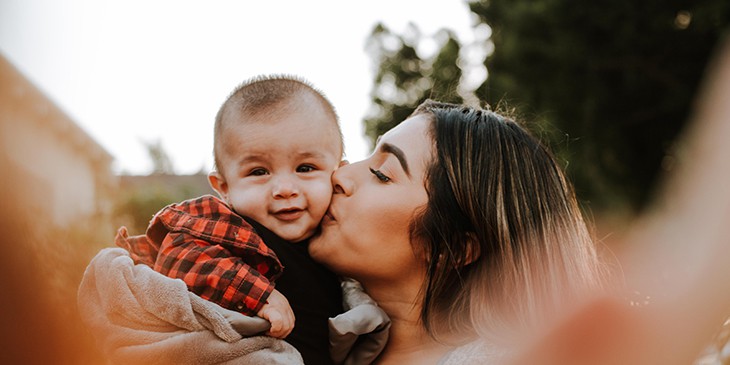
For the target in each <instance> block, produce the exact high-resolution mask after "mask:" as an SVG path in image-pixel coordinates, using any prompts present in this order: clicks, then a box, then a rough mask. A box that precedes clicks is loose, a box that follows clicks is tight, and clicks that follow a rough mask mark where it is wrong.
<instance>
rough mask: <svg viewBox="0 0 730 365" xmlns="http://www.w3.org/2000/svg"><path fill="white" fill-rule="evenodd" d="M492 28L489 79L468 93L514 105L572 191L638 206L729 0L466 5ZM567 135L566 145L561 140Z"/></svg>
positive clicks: (598, 202)
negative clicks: (543, 129) (538, 130)
mask: <svg viewBox="0 0 730 365" xmlns="http://www.w3.org/2000/svg"><path fill="white" fill-rule="evenodd" d="M469 6H470V8H471V11H472V12H473V13H474V14H476V15H477V16H478V17H479V19H480V21H481V22H484V23H487V24H489V25H490V26H491V27H492V30H493V33H492V41H493V42H494V45H495V52H494V54H493V55H492V56H491V57H488V58H487V60H486V62H485V65H486V67H487V68H488V70H489V74H490V76H489V78H488V79H487V80H486V82H485V83H484V84H483V85H481V86H480V87H479V88H478V89H477V91H476V94H477V96H478V97H479V98H480V99H483V100H487V101H488V102H490V103H495V102H498V101H502V102H505V101H506V102H507V104H510V105H513V106H518V107H519V108H520V109H521V110H522V112H523V113H529V114H531V115H533V114H534V115H535V116H536V117H535V118H537V119H539V120H541V121H542V123H543V124H549V125H551V126H553V128H554V129H553V130H552V132H551V133H549V134H548V138H549V139H550V140H551V142H552V145H553V148H554V149H555V150H556V152H557V154H558V155H559V156H561V157H562V158H563V159H565V160H566V161H567V162H569V168H568V172H569V174H570V176H571V179H572V180H573V181H574V183H575V185H576V189H577V192H578V194H579V197H581V198H582V199H584V200H588V201H590V202H591V203H592V205H593V206H594V207H596V208H598V209H599V210H604V209H615V208H617V207H618V206H621V205H627V206H629V207H632V208H638V207H640V206H641V205H643V204H644V203H645V202H646V200H647V198H649V197H650V194H651V191H652V190H651V189H652V187H653V185H654V184H655V181H656V179H657V177H658V176H660V173H661V168H662V166H663V167H664V168H665V169H669V168H671V161H672V160H673V158H674V156H673V154H674V153H676V151H674V148H675V144H674V141H675V139H676V137H677V135H678V133H679V132H680V131H681V130H682V128H683V125H684V123H685V121H686V120H687V118H688V116H689V115H690V112H691V107H692V102H693V96H694V95H695V93H696V91H697V88H698V84H699V82H700V81H701V78H702V75H703V71H704V68H705V66H706V64H707V62H708V60H709V58H710V56H711V54H712V52H713V50H714V48H715V46H716V44H717V43H718V40H719V39H720V38H721V36H722V33H723V31H724V30H725V29H726V28H727V26H728V24H730V2H727V1H725V0H699V1H678V0H670V1H658V0H655V1H640V2H637V1H633V0H621V1H617V0H611V1H608V0H599V1H591V2H585V3H581V2H575V1H567V0H542V1H531V0H510V1H504V0H502V1H499V0H492V1H480V2H471V3H469ZM565 142H567V143H565Z"/></svg>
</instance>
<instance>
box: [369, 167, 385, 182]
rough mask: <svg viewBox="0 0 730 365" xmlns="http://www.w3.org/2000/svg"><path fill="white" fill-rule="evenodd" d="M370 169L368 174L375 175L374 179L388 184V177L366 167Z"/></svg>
mask: <svg viewBox="0 0 730 365" xmlns="http://www.w3.org/2000/svg"><path fill="white" fill-rule="evenodd" d="M368 168H369V169H370V172H371V173H372V174H373V175H375V177H376V178H377V179H378V180H380V181H381V182H384V183H387V182H390V177H388V176H386V175H385V174H384V173H382V172H381V171H380V170H375V169H373V168H371V167H368Z"/></svg>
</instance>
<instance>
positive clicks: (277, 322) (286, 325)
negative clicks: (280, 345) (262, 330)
mask: <svg viewBox="0 0 730 365" xmlns="http://www.w3.org/2000/svg"><path fill="white" fill-rule="evenodd" d="M259 315H260V316H261V317H262V318H265V319H267V320H268V321H269V322H270V323H271V328H270V329H269V331H268V332H267V333H266V334H267V335H269V336H271V337H276V338H282V339H283V338H286V336H288V335H289V334H290V333H291V331H292V330H293V329H294V313H292V311H291V310H283V311H282V310H280V308H274V307H269V308H265V309H262V310H261V312H259Z"/></svg>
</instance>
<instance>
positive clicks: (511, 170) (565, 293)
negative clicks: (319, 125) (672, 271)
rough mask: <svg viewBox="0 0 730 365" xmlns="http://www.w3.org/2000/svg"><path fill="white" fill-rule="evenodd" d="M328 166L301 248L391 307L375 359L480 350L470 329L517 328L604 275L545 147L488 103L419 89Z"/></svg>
mask: <svg viewBox="0 0 730 365" xmlns="http://www.w3.org/2000/svg"><path fill="white" fill-rule="evenodd" d="M332 179H333V184H334V192H335V193H334V196H333V198H332V203H331V205H330V210H329V212H328V214H327V215H326V217H325V219H324V221H323V223H322V232H321V234H320V235H319V236H318V237H316V238H314V239H313V240H312V242H311V244H310V246H309V251H310V254H311V255H312V257H313V258H314V259H315V260H317V261H320V262H322V263H323V264H325V265H326V266H328V267H330V268H331V269H332V270H333V271H335V272H337V273H339V274H342V275H345V276H349V277H352V278H354V279H356V280H358V281H360V282H361V283H362V285H363V287H364V288H365V290H366V291H367V292H368V293H369V294H370V295H371V296H372V297H373V299H375V301H376V302H378V304H379V305H380V306H381V307H382V309H383V310H384V311H385V312H386V313H387V314H388V315H389V316H390V317H391V319H392V326H391V333H390V340H389V342H388V344H387V346H386V347H385V349H384V350H383V352H382V353H381V355H380V357H379V358H378V361H377V362H378V363H380V364H436V363H439V362H441V363H444V364H447V363H464V361H473V362H477V361H484V360H486V359H487V358H488V357H490V356H491V355H490V351H489V350H488V349H489V347H485V346H484V345H483V343H478V344H477V343H470V342H472V341H474V339H476V338H493V339H495V340H496V339H505V338H507V337H508V335H510V334H512V335H517V334H519V332H520V331H519V329H521V328H525V327H530V326H533V325H536V324H538V323H540V322H541V321H542V320H543V319H545V318H547V315H548V314H550V313H552V311H554V310H557V309H558V308H559V307H560V306H561V305H562V304H563V303H564V302H567V301H568V300H569V299H568V298H571V297H575V295H576V294H578V293H579V292H580V291H581V290H583V289H590V288H592V287H594V286H596V285H597V284H599V282H600V281H601V279H600V277H601V275H600V269H599V265H598V261H597V257H596V253H595V250H594V247H593V245H592V241H591V239H590V236H589V234H588V232H587V229H586V226H585V224H584V222H583V219H582V217H581V213H580V210H579V208H578V206H577V203H576V199H575V197H574V194H573V192H572V190H571V187H570V185H569V184H568V182H567V181H566V179H565V177H564V175H563V172H562V171H561V169H560V167H559V166H558V164H557V163H556V161H555V159H554V158H553V157H552V156H551V154H550V153H549V152H548V151H547V149H546V148H544V147H543V146H542V145H541V144H540V143H539V141H538V140H537V139H535V138H534V137H532V136H531V135H530V134H528V133H527V132H526V131H525V130H524V129H523V128H521V127H520V126H519V125H518V124H516V123H515V122H513V121H511V120H509V119H506V118H504V117H502V116H500V115H498V114H496V113H494V112H491V111H488V110H481V109H476V108H469V107H466V106H459V105H452V104H444V103H438V102H433V101H426V102H425V103H423V104H422V105H421V106H419V107H418V108H417V110H416V111H415V112H414V113H413V114H412V115H411V116H410V117H409V118H408V119H406V120H405V121H404V122H403V123H401V124H400V125H398V126H397V127H395V128H394V129H392V130H391V131H389V132H388V133H386V134H385V135H383V136H382V138H380V139H379V141H378V144H377V146H376V149H375V152H374V153H373V154H372V155H371V156H370V157H369V158H368V159H366V160H364V161H361V162H358V163H354V164H351V165H347V166H344V167H341V168H340V169H339V170H337V171H336V172H335V174H334V175H333V178H332ZM507 329H509V330H510V331H509V332H504V331H505V330H507ZM505 342H508V341H505ZM499 347H500V352H505V351H504V349H505V348H504V347H503V346H499Z"/></svg>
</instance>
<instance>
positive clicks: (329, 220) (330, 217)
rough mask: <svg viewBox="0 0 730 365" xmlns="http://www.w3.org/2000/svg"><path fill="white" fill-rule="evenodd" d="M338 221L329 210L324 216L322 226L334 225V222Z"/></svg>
mask: <svg viewBox="0 0 730 365" xmlns="http://www.w3.org/2000/svg"><path fill="white" fill-rule="evenodd" d="M336 221H337V220H336V219H335V217H334V216H333V215H332V212H330V211H329V210H327V212H326V213H325V214H324V217H322V224H323V225H324V224H330V223H334V222H336Z"/></svg>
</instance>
